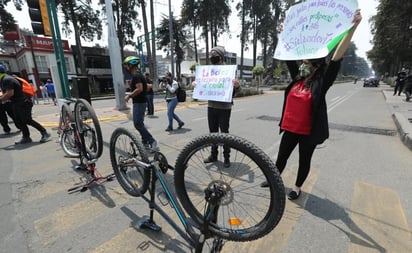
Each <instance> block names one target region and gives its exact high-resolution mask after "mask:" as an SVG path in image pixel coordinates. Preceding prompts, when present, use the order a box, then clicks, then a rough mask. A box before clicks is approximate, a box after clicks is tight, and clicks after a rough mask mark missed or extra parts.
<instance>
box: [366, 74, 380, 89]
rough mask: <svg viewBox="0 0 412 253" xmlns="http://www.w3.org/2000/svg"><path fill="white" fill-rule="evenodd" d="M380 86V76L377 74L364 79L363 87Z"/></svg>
mask: <svg viewBox="0 0 412 253" xmlns="http://www.w3.org/2000/svg"><path fill="white" fill-rule="evenodd" d="M372 86H373V87H378V86H379V78H378V77H376V76H370V77H368V78H365V80H364V81H363V87H372Z"/></svg>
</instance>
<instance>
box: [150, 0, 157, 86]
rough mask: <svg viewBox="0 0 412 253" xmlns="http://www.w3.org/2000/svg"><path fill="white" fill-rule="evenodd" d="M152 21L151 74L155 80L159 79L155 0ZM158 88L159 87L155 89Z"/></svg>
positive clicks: (151, 4) (152, 8)
mask: <svg viewBox="0 0 412 253" xmlns="http://www.w3.org/2000/svg"><path fill="white" fill-rule="evenodd" d="M150 21H151V27H152V57H151V60H150V64H149V66H150V74H151V76H152V78H153V82H155V80H157V79H158V77H157V76H158V73H157V60H156V27H155V22H154V7H153V0H150ZM155 90H157V89H155Z"/></svg>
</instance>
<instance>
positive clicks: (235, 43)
mask: <svg viewBox="0 0 412 253" xmlns="http://www.w3.org/2000/svg"><path fill="white" fill-rule="evenodd" d="M169 2H171V5H172V11H173V13H174V16H178V15H179V14H180V9H181V8H180V6H181V3H182V0H173V1H172V0H157V1H155V13H161V14H166V15H167V14H168V13H169V8H168V3H169ZM235 2H237V1H235ZM358 3H359V8H360V9H361V13H362V16H363V20H362V22H361V24H360V25H359V26H358V28H357V31H356V32H355V34H354V36H353V39H352V41H353V42H354V43H355V44H356V47H357V48H358V50H357V52H356V54H357V55H358V56H359V57H362V58H364V59H365V60H367V59H366V52H367V51H369V50H370V49H372V44H371V43H370V41H371V40H372V38H373V37H372V34H371V29H370V24H369V19H370V18H371V17H372V16H373V15H375V14H376V11H377V10H376V8H377V6H378V4H379V0H358ZM6 9H7V10H8V11H9V12H11V13H12V14H13V15H14V17H15V19H16V20H18V23H19V26H20V27H23V28H28V29H30V30H31V24H30V18H29V15H22V14H23V13H27V14H28V10H27V6H24V9H23V10H22V11H21V12H18V11H16V10H15V8H14V5H13V4H12V3H9V4H8V6H7V7H6ZM148 13H149V12H148ZM17 17H18V18H17ZM159 20H160V15H159V17H158V18H156V21H157V22H156V23H158V21H159ZM156 25H157V24H156ZM229 25H230V31H228V33H227V34H226V35H223V36H221V37H220V38H219V41H218V45H221V46H224V47H226V49H227V50H230V51H231V52H234V53H237V54H238V55H240V43H239V40H238V39H237V38H236V36H237V35H238V34H240V31H241V27H240V20H239V18H238V17H237V12H236V9H235V8H234V7H232V15H231V17H230V20H229ZM142 34H143V32H142V31H137V32H136V36H139V35H142ZM71 37H73V38H64V35H63V34H62V39H68V40H69V42H70V44H75V41H74V36H71ZM105 37H107V31H104V35H103V40H102V41H99V42H91V43H84V44H83V42H82V45H84V46H93V45H94V44H96V43H99V44H100V45H107V44H108V43H107V38H105ZM228 45H230V49H229V46H228ZM245 56H246V57H250V58H251V56H252V52H251V50H250V51H247V52H245Z"/></svg>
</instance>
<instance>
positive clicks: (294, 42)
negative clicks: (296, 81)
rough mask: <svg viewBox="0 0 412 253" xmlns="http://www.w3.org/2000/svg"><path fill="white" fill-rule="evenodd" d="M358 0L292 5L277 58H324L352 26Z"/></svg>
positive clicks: (307, 2) (320, 1)
mask: <svg viewBox="0 0 412 253" xmlns="http://www.w3.org/2000/svg"><path fill="white" fill-rule="evenodd" d="M357 8H358V2H357V0H340V1H337V0H308V1H305V2H302V3H300V4H297V5H294V6H292V7H291V8H290V9H289V10H288V12H287V15H286V18H285V21H284V23H283V31H282V32H281V33H280V35H279V42H278V44H277V47H276V51H275V55H274V58H276V59H278V60H299V59H315V58H322V57H325V56H327V55H328V54H329V52H330V51H332V49H333V48H334V47H335V46H336V45H337V44H338V43H339V41H340V40H341V39H342V37H343V36H344V35H345V34H346V32H347V31H348V30H349V29H350V28H351V27H352V25H353V23H352V21H353V19H354V14H355V11H356V10H357Z"/></svg>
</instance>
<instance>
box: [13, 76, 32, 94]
mask: <svg viewBox="0 0 412 253" xmlns="http://www.w3.org/2000/svg"><path fill="white" fill-rule="evenodd" d="M14 78H16V79H17V81H19V83H20V85H21V88H22V91H23V93H24V94H26V95H27V96H28V97H30V98H31V97H33V96H34V94H36V90H35V89H34V86H33V85H31V84H30V83H29V82H27V81H26V80H25V79H23V78H20V77H14Z"/></svg>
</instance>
